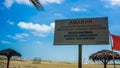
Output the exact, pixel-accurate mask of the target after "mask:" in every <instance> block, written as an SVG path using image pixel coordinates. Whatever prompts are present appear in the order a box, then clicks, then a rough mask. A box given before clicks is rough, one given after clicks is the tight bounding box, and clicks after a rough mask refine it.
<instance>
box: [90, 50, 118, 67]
mask: <svg viewBox="0 0 120 68" xmlns="http://www.w3.org/2000/svg"><path fill="white" fill-rule="evenodd" d="M113 54H114V60H120V55H119V54H118V53H117V52H113V51H110V50H101V51H98V52H96V53H94V54H92V55H90V56H89V59H92V60H93V61H94V62H95V61H101V62H102V63H103V64H104V68H107V63H108V62H110V61H111V60H113Z"/></svg>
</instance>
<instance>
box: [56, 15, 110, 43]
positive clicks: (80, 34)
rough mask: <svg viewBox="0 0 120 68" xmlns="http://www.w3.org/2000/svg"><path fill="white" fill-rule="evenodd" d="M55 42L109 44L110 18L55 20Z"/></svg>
mask: <svg viewBox="0 0 120 68" xmlns="http://www.w3.org/2000/svg"><path fill="white" fill-rule="evenodd" d="M54 44H55V45H78V44H83V45H97V44H109V31H108V18H107V17H103V18H81V19H64V20H55V34H54Z"/></svg>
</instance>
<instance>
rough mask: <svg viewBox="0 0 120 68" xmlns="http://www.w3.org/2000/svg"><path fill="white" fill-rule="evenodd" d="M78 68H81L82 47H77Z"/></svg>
mask: <svg viewBox="0 0 120 68" xmlns="http://www.w3.org/2000/svg"><path fill="white" fill-rule="evenodd" d="M78 68H82V45H81V44H79V45H78Z"/></svg>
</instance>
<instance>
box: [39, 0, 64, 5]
mask: <svg viewBox="0 0 120 68" xmlns="http://www.w3.org/2000/svg"><path fill="white" fill-rule="evenodd" d="M40 2H41V3H43V4H47V3H57V4H61V3H62V2H63V0H40Z"/></svg>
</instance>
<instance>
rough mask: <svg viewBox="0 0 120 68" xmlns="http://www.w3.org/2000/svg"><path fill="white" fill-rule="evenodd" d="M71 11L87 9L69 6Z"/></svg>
mask: <svg viewBox="0 0 120 68" xmlns="http://www.w3.org/2000/svg"><path fill="white" fill-rule="evenodd" d="M71 11H74V12H80V11H87V9H85V8H78V7H74V8H73V7H72V8H71Z"/></svg>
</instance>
